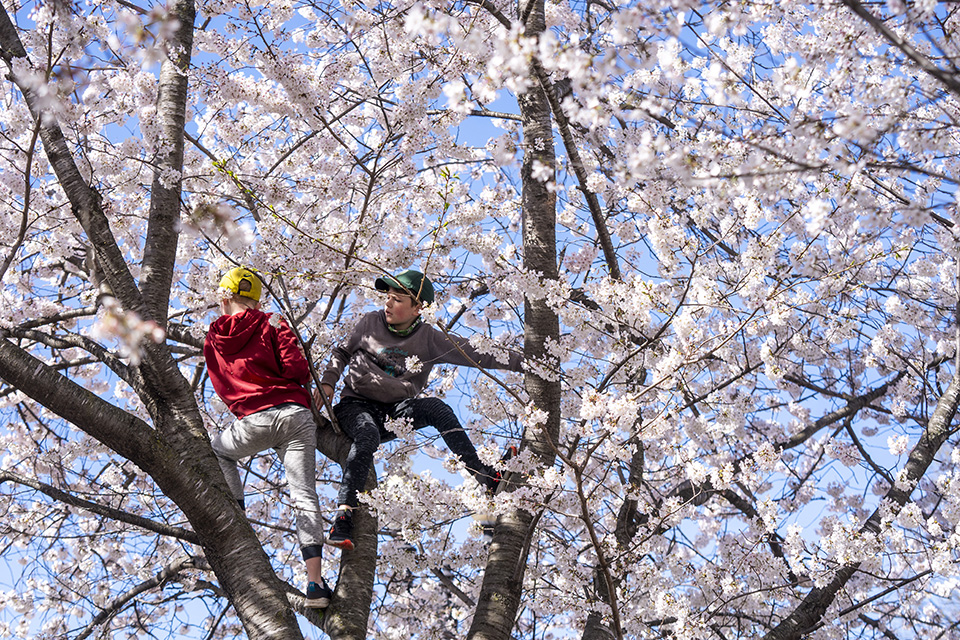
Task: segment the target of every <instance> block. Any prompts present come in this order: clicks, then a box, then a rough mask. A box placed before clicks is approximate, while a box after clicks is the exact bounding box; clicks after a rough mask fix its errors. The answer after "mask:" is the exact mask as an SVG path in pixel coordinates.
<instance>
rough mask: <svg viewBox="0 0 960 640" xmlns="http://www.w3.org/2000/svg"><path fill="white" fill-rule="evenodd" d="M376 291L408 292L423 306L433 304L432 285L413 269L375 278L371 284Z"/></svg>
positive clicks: (425, 277) (426, 278)
mask: <svg viewBox="0 0 960 640" xmlns="http://www.w3.org/2000/svg"><path fill="white" fill-rule="evenodd" d="M373 286H375V287H376V288H377V291H389V290H390V288H391V287H392V288H394V289H400V290H401V291H403V292H410V293H412V294H413V295H414V297H415V298H417V300H419V301H420V302H421V303H423V304H432V303H433V283H431V282H430V278H428V277H427V276H425V275H423V274H422V273H420V272H419V271H416V270H415V269H407V270H406V271H402V272H400V273H398V274H397V275H395V276H392V277H391V276H387V277H386V278H377V279H376V281H375V282H374V283H373Z"/></svg>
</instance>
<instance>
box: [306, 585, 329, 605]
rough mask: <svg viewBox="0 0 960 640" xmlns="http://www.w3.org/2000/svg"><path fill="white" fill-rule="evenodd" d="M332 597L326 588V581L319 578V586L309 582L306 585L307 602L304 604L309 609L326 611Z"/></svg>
mask: <svg viewBox="0 0 960 640" xmlns="http://www.w3.org/2000/svg"><path fill="white" fill-rule="evenodd" d="M332 597H333V592H332V591H330V587H328V586H327V581H326V580H324V579H323V578H320V584H317V583H316V582H311V583H310V584H308V585H307V600H306V602H305V603H304V604H305V606H306V607H308V608H310V609H326V608H327V607H328V606H329V605H330V598H332Z"/></svg>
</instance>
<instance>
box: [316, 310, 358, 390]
mask: <svg viewBox="0 0 960 640" xmlns="http://www.w3.org/2000/svg"><path fill="white" fill-rule="evenodd" d="M369 317H370V316H369V314H368V315H366V316H364V317H363V318H361V320H360V322H358V323H357V326H356V327H354V328H353V332H352V333H351V334H350V338H349V339H348V340H347V343H346V345H342V344H338V345H337V346H335V347H334V348H333V350H332V351H331V353H330V362H329V363H327V368H326V369H324V371H323V375H322V376H321V377H320V384H326V385H329V386H331V387H336V386H337V381H339V380H340V376H342V375H343V370H344V369H346V368H347V363H349V362H350V357H351V356H352V355H353V352H354V351H356V349H357V348H358V347H359V345H360V337H361V336H362V335H363V331H364V326H365V325H366V324H367V321H368V320H369Z"/></svg>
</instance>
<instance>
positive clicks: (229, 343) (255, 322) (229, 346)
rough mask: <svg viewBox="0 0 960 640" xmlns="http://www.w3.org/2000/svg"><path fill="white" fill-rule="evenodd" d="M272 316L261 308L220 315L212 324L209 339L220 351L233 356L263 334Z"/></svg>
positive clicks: (222, 353)
mask: <svg viewBox="0 0 960 640" xmlns="http://www.w3.org/2000/svg"><path fill="white" fill-rule="evenodd" d="M269 322H270V317H269V316H268V315H267V314H265V313H264V312H263V311H260V310H259V309H247V310H246V311H244V312H243V313H237V314H235V315H232V316H220V317H219V318H217V319H216V320H214V321H213V324H211V325H210V332H209V333H208V334H207V339H208V340H209V341H210V344H211V345H212V346H213V348H214V349H216V351H217V352H218V353H220V354H221V355H224V356H231V355H234V354H235V353H238V352H240V351H241V350H242V349H243V348H244V347H246V346H247V345H248V344H249V343H250V340H252V339H253V338H254V336H259V335H262V334H263V332H264V331H265V329H266V327H264V325H265V324H268V323H269Z"/></svg>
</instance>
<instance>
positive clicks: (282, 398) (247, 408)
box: [203, 309, 310, 418]
mask: <svg viewBox="0 0 960 640" xmlns="http://www.w3.org/2000/svg"><path fill="white" fill-rule="evenodd" d="M270 318H271V316H270V315H268V314H266V313H264V312H262V311H260V310H259V309H247V310H246V311H243V312H242V313H238V314H236V315H232V316H220V317H219V318H217V319H216V320H214V322H213V324H211V325H210V331H209V332H208V333H207V339H206V340H205V341H204V343H203V356H204V358H206V360H207V372H208V373H209V374H210V382H211V383H213V390H214V391H216V392H217V395H218V396H220V398H221V399H222V400H223V401H224V402H226V403H227V406H228V407H230V411H232V412H233V414H234V415H235V416H237V418H243V417H245V416H248V415H250V414H251V413H256V412H257V411H262V410H264V409H269V408H270V407H275V406H277V405H280V404H284V403H287V402H294V403H296V404H300V405H303V406H305V407H309V406H310V394H309V393H308V392H307V389H306V386H307V384H308V383H309V381H310V366H309V365H308V364H307V360H306V358H304V357H303V353H302V352H301V351H300V346H299V344H298V343H297V337H296V336H295V335H294V333H293V331H291V330H290V327H288V326H287V323H286V322H285V321H284V320H283V318H281V317H280V316H277V317H276V320H279V322H277V321H276V320H275V321H274V324H275V325H276V326H274V324H271V323H270Z"/></svg>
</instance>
